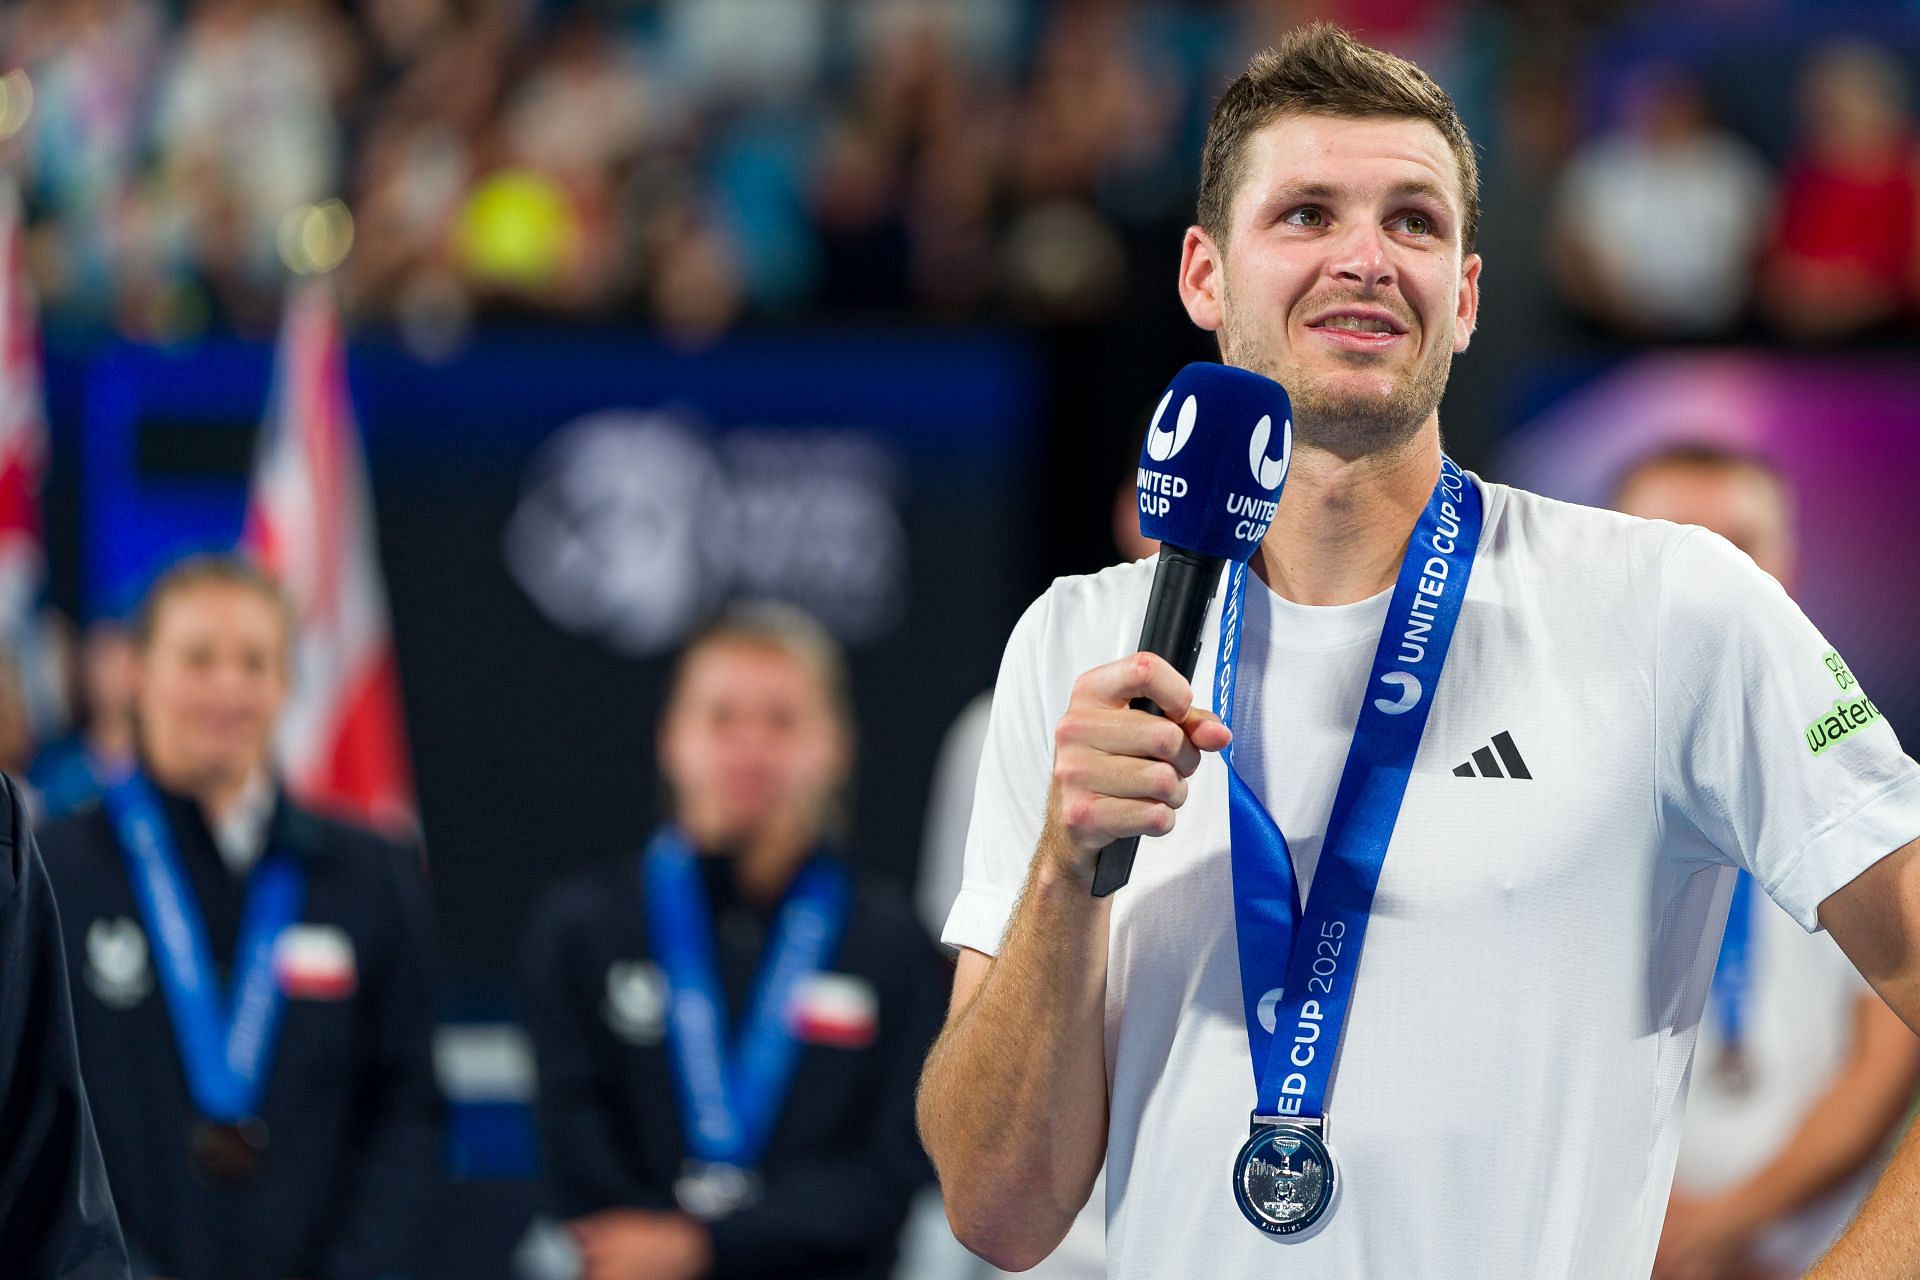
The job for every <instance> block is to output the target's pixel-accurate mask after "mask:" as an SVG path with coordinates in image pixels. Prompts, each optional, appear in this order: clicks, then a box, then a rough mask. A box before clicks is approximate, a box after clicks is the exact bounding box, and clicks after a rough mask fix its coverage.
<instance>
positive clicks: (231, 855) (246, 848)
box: [208, 772, 274, 876]
mask: <svg viewBox="0 0 1920 1280" xmlns="http://www.w3.org/2000/svg"><path fill="white" fill-rule="evenodd" d="M273 799H274V795H273V783H272V782H271V781H270V780H269V779H268V777H267V775H266V773H265V772H261V773H256V774H254V775H253V777H252V779H251V780H249V781H248V783H247V786H246V789H245V790H244V791H242V792H241V793H240V798H239V799H238V800H236V801H234V804H233V808H231V809H229V810H228V811H227V815H226V816H225V817H224V818H217V819H215V820H214V821H212V822H210V823H209V824H208V825H209V826H210V827H211V828H212V831H213V843H214V845H215V847H217V848H218V849H219V850H220V860H221V861H222V862H224V863H226V864H227V870H229V871H231V872H233V874H234V875H236V876H244V875H246V874H247V872H248V871H250V870H252V869H253V864H254V863H255V862H257V861H259V859H260V855H261V854H262V853H264V852H266V844H267V824H268V823H269V822H271V821H272V820H273Z"/></svg>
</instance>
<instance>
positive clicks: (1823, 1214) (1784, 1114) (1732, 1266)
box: [1615, 445, 1920, 1280]
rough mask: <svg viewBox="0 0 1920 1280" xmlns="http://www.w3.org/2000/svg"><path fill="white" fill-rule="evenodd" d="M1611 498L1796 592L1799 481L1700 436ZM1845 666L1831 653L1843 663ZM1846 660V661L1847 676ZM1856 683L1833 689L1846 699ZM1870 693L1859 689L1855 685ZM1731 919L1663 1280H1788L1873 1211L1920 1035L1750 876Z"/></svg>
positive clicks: (1657, 1268) (1697, 1077)
mask: <svg viewBox="0 0 1920 1280" xmlns="http://www.w3.org/2000/svg"><path fill="white" fill-rule="evenodd" d="M1615 505H1616V506H1617V507H1619V508H1620V510H1622V511H1625V512H1627V513H1629V514H1632V515H1639V516H1644V517H1648V518H1651V519H1660V520H1673V521H1676V522H1679V523H1682V524H1699V525H1703V526H1705V527H1706V528H1709V529H1712V530H1713V531H1714V532H1716V533H1719V534H1721V535H1723V536H1724V537H1726V538H1727V539H1728V540H1729V541H1731V542H1732V543H1733V544H1734V545H1735V546H1737V547H1739V548H1740V549H1741V550H1743V551H1745V552H1746V553H1747V554H1748V555H1750V556H1752V557H1753V561H1754V563H1755V564H1757V565H1759V566H1760V567H1761V568H1762V569H1765V570H1766V571H1767V572H1768V573H1770V574H1772V575H1773V576H1774V577H1775V578H1776V579H1778V580H1779V581H1780V582H1781V584H1782V585H1786V586H1791V585H1792V583H1793V580H1794V571H1795V563H1796V554H1795V552H1796V548H1795V537H1794V529H1793V513H1792V509H1791V504H1790V501H1789V497H1788V494H1787V490H1786V485H1785V481H1784V480H1783V479H1782V477H1781V476H1780V474H1779V473H1778V472H1777V471H1775V470H1774V469H1773V468H1772V467H1771V466H1769V465H1768V464H1767V463H1765V462H1763V461H1761V460H1759V459H1757V458H1751V457H1747V456H1744V455H1741V454H1735V453H1729V452H1726V451H1724V450H1720V449H1717V448H1711V447H1707V446H1700V445H1681V446H1677V447H1672V448H1668V449H1665V450H1662V451H1661V452H1659V453H1656V454H1654V455H1653V456H1651V457H1649V458H1646V459H1644V460H1642V461H1641V462H1639V463H1638V464H1636V465H1635V466H1634V467H1633V468H1631V469H1630V470H1629V471H1628V473H1627V475H1626V476H1625V478H1624V479H1623V480H1622V482H1621V484H1620V487H1619V490H1618V493H1617V495H1616V497H1615ZM1835 664H1839V659H1838V657H1837V656H1834V655H1829V668H1830V669H1832V668H1833V667H1834V666H1835ZM1845 671H1846V668H1845V666H1844V664H1840V665H1839V667H1838V670H1835V671H1834V675H1835V679H1836V682H1838V681H1840V679H1841V675H1842V673H1843V672H1845ZM1851 679H1852V677H1851V676H1850V675H1848V676H1846V680H1847V682H1848V684H1843V685H1841V686H1840V687H1839V688H1837V689H1836V693H1838V694H1839V695H1840V696H1841V697H1846V696H1848V694H1847V688H1848V686H1849V685H1850V682H1851ZM1853 693H1854V694H1855V695H1857V693H1858V689H1857V687H1854V688H1853ZM1739 882H1740V884H1741V885H1742V886H1743V887H1742V888H1739V889H1736V890H1735V892H1734V896H1733V906H1732V908H1731V909H1730V911H1729V913H1728V917H1727V925H1726V934H1725V940H1724V941H1723V943H1722V946H1721V950H1720V957H1719V962H1718V965H1717V967H1716V969H1715V972H1714V980H1713V987H1712V990H1711V992H1710V994H1709V995H1708V998H1707V1016H1706V1018H1705V1019H1704V1020H1703V1023H1702V1026H1701V1031H1700V1046H1699V1055H1698V1061H1697V1063H1696V1066H1695V1070H1694V1077H1693V1091H1692V1093H1691V1095H1690V1096H1689V1098H1688V1103H1687V1123H1686V1128H1685V1131H1684V1132H1683V1134H1682V1136H1681V1140H1680V1156H1679V1165H1678V1169H1677V1170H1676V1172H1675V1176H1674V1189H1673V1195H1672V1200H1671V1202H1670V1204H1669V1206H1668V1209H1667V1220H1666V1226H1665V1228H1664V1229H1663V1231H1662V1232H1661V1237H1660V1250H1659V1254H1658V1256H1657V1258H1656V1260H1655V1262H1654V1269H1653V1275H1654V1280H1788V1278H1789V1277H1793V1276H1799V1275H1801V1274H1803V1273H1804V1272H1805V1271H1806V1270H1807V1269H1808V1268H1809V1267H1811V1266H1812V1265H1813V1263H1814V1262H1815V1261H1816V1260H1817V1259H1818V1258H1819V1257H1820V1255H1821V1254H1822V1253H1824V1252H1825V1251H1826V1249H1827V1246H1828V1245H1830V1244H1831V1243H1832V1242H1833V1239H1834V1237H1835V1236H1837V1235H1838V1234H1839V1233H1840V1229H1841V1228H1842V1227H1843V1226H1845V1225H1846V1223H1847V1220H1848V1219H1849V1218H1851V1217H1852V1216H1853V1212H1854V1210H1856V1209H1857V1208H1859V1206H1860V1201H1861V1199H1862V1198H1863V1197H1864V1196H1865V1195H1866V1192H1867V1185H1868V1182H1869V1180H1870V1175H1869V1167H1870V1166H1871V1164H1872V1163H1873V1161H1874V1160H1875V1158H1876V1157H1877V1156H1878V1155H1880V1154H1881V1151H1882V1149H1883V1147H1884V1146H1885V1144H1886V1143H1887V1142H1888V1141H1889V1140H1890V1139H1891V1137H1892V1135H1893V1132H1894V1130H1895V1129H1896V1128H1897V1127H1898V1125H1899V1123H1900V1121H1901V1119H1902V1118H1903V1117H1904V1116H1905V1114H1906V1111H1907V1104H1908V1102H1909V1100H1910V1099H1911V1097H1912V1094H1913V1086H1914V1082H1915V1079H1916V1076H1920V1040H1916V1039H1915V1038H1914V1035H1913V1033H1912V1032H1911V1031H1909V1030H1907V1028H1906V1026H1905V1024H1903V1023H1902V1022H1901V1021H1900V1019H1899V1017H1898V1016H1897V1015H1895V1014H1894V1013H1893V1012H1892V1011H1891V1010H1889V1009H1888V1008H1887V1006H1886V1005H1885V1003H1883V1002H1882V1001H1881V999H1880V997H1879V996H1877V995H1875V994H1874V993H1873V991H1872V989H1871V988H1869V987H1868V986H1867V985H1866V983H1865V982H1864V981H1863V980H1862V979H1861V977H1860V975H1859V974H1858V973H1857V972H1855V970H1854V968H1853V966H1852V965H1851V964H1850V963H1848V961H1847V958H1846V957H1845V956H1844V955H1842V954H1841V952H1840V949H1839V948H1838V947H1836V946H1834V944H1833V940H1832V939H1831V938H1830V937H1828V936H1827V935H1826V934H1825V933H1814V934H1809V933H1807V932H1805V931H1804V930H1803V929H1802V928H1801V927H1800V925H1799V924H1798V923H1797V922H1795V921H1794V920H1793V919H1792V918H1791V917H1790V916H1788V915H1787V913H1786V912H1785V911H1782V910H1781V909H1780V908H1778V907H1776V906H1775V905H1774V904H1773V903H1771V902H1768V901H1763V900H1760V898H1759V897H1758V896H1756V895H1755V894H1754V893H1753V891H1752V885H1751V878H1750V877H1749V876H1748V875H1747V873H1746V872H1744V871H1743V872H1741V873H1740V876H1739Z"/></svg>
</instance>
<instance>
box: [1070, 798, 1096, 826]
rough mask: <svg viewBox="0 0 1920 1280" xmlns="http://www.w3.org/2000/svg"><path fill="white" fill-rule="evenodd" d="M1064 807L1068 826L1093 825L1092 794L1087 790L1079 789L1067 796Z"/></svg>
mask: <svg viewBox="0 0 1920 1280" xmlns="http://www.w3.org/2000/svg"><path fill="white" fill-rule="evenodd" d="M1064 808H1065V812H1066V816H1067V825H1068V826H1070V827H1074V828H1083V827H1089V826H1092V825H1093V796H1092V795H1091V794H1089V793H1088V792H1085V791H1081V792H1078V793H1076V794H1074V795H1071V796H1068V797H1067V800H1066V804H1065V806H1064Z"/></svg>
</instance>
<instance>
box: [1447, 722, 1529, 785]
mask: <svg viewBox="0 0 1920 1280" xmlns="http://www.w3.org/2000/svg"><path fill="white" fill-rule="evenodd" d="M1496 751H1497V752H1499V753H1500V758H1499V759H1498V760H1496V759H1494V753H1495V752H1496ZM1475 765H1478V766H1479V768H1478V769H1476V768H1474V766H1475ZM1502 765H1505V766H1506V768H1505V770H1504V771H1502V769H1501V766H1502ZM1453 773H1454V776H1455V777H1457V778H1519V779H1520V780H1522V781H1523V782H1530V781H1532V780H1533V774H1532V773H1530V772H1528V770H1527V762H1526V761H1525V760H1522V759H1521V758H1520V748H1518V747H1516V746H1514V745H1513V735H1512V734H1510V733H1508V732H1507V731H1506V730H1505V729H1502V730H1501V731H1500V732H1498V733H1496V734H1494V735H1493V741H1492V742H1491V743H1490V744H1489V745H1487V746H1484V747H1480V748H1478V749H1477V750H1475V751H1474V753H1473V759H1471V760H1469V761H1467V762H1466V763H1465V764H1457V765H1455V766H1454V767H1453Z"/></svg>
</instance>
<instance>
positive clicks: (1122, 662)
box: [1074, 652, 1193, 721]
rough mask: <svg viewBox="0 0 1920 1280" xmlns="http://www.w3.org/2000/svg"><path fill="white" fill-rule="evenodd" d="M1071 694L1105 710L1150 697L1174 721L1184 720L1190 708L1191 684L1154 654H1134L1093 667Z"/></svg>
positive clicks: (1191, 704)
mask: <svg viewBox="0 0 1920 1280" xmlns="http://www.w3.org/2000/svg"><path fill="white" fill-rule="evenodd" d="M1074 694H1075V696H1076V697H1086V698H1090V699H1092V700H1094V701H1096V702H1098V703H1100V704H1101V705H1103V706H1109V707H1124V706H1126V705H1127V704H1128V703H1130V702H1132V701H1133V700H1134V699H1135V698H1151V699H1152V700H1153V705H1154V706H1156V707H1159V708H1160V710H1161V711H1162V712H1164V713H1165V714H1166V716H1167V718H1168V719H1170V720H1174V721H1183V720H1185V719H1186V718H1187V712H1188V711H1190V710H1192V708H1193V685H1192V684H1191V683H1190V682H1189V681H1188V680H1187V679H1186V677H1185V676H1182V675H1181V674H1180V673H1179V672H1178V671H1175V670H1174V669H1173V664H1172V663H1170V662H1168V661H1167V660H1166V659H1165V658H1163V657H1161V656H1160V655H1159V654H1157V653H1145V652H1141V653H1136V654H1133V655H1132V656H1130V657H1126V658H1121V659H1118V660H1117V661H1114V662H1109V663H1106V664H1105V665H1103V666H1098V667H1095V668H1093V669H1092V670H1091V671H1088V672H1087V673H1086V674H1084V675H1082V676H1081V677H1080V679H1079V680H1078V681H1076V682H1075V684H1074Z"/></svg>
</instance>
